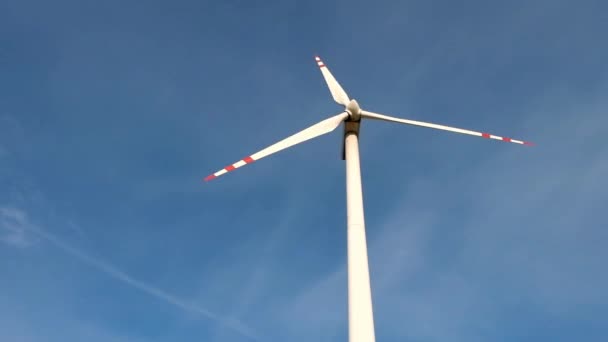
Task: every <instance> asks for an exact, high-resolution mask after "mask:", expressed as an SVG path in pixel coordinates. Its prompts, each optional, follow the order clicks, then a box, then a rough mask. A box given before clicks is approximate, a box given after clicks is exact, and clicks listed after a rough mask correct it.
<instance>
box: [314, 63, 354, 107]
mask: <svg viewBox="0 0 608 342" xmlns="http://www.w3.org/2000/svg"><path fill="white" fill-rule="evenodd" d="M315 60H316V61H317V65H318V66H319V68H320V69H321V73H322V74H323V78H325V82H326V83H327V86H328V87H329V91H331V96H332V97H333V98H334V101H336V102H337V103H339V104H341V105H343V106H345V107H346V105H348V103H349V102H350V99H349V98H348V95H346V92H345V91H344V89H342V87H341V86H340V83H338V81H336V79H335V78H334V76H333V75H332V74H331V72H330V71H329V69H328V68H327V66H326V65H325V63H323V61H322V60H321V57H319V56H316V57H315Z"/></svg>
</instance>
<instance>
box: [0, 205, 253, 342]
mask: <svg viewBox="0 0 608 342" xmlns="http://www.w3.org/2000/svg"><path fill="white" fill-rule="evenodd" d="M0 214H1V215H2V216H1V220H2V221H0V222H2V227H3V229H5V230H7V231H8V232H9V234H8V235H6V237H3V238H2V241H5V242H9V243H11V244H13V245H17V246H24V245H27V244H28V242H27V241H28V240H27V239H26V232H30V233H33V234H35V235H37V236H39V237H41V238H43V239H44V240H46V241H48V242H50V243H52V244H53V245H55V246H56V247H58V248H59V249H61V250H62V251H64V252H66V253H68V254H70V255H72V256H73V257H75V258H77V259H78V260H80V261H82V262H84V263H86V264H88V265H89V266H92V267H94V268H96V269H97V270H99V271H101V272H103V273H105V274H107V275H108V276H110V277H112V278H114V279H116V280H119V281H121V282H123V283H125V284H127V285H129V286H131V287H133V288H136V289H138V290H140V291H142V292H144V293H147V294H148V295H151V296H153V297H155V298H157V299H160V300H162V301H164V302H166V303H168V304H171V305H173V306H175V307H177V308H180V309H183V310H185V311H188V312H191V313H195V314H198V315H201V316H204V317H206V318H208V319H211V320H214V321H216V322H217V323H219V324H221V325H222V326H225V327H227V328H229V329H231V330H233V331H235V332H238V333H239V334H241V335H243V336H245V337H248V338H250V339H252V340H256V341H259V340H260V337H258V336H257V334H256V333H255V332H254V331H253V330H252V329H250V328H249V327H247V326H246V325H245V324H243V323H242V322H240V321H238V320H236V319H232V318H226V317H223V316H220V315H218V314H216V313H214V312H212V311H210V310H208V309H205V308H202V307H200V306H198V305H195V304H193V303H191V302H188V301H184V300H182V299H180V298H178V297H176V296H174V295H172V294H170V293H167V292H165V291H163V290H160V289H158V288H156V287H154V286H152V285H150V284H146V283H144V282H142V281H140V280H137V279H135V278H133V277H131V276H130V275H128V274H127V273H125V272H123V271H121V270H119V269H117V268H116V267H114V266H112V265H110V264H108V263H107V262H105V261H103V260H101V259H98V258H95V257H92V256H90V255H88V254H86V253H84V252H82V251H81V250H79V249H77V248H75V247H73V246H71V245H70V244H68V243H67V242H65V241H64V240H63V239H61V238H60V237H58V236H56V235H54V234H52V233H50V232H48V231H47V230H45V229H42V228H40V227H38V226H37V225H35V224H34V223H32V222H30V220H29V219H28V217H27V214H26V213H25V212H24V211H22V210H20V209H16V208H12V207H1V208H0Z"/></svg>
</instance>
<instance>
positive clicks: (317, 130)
mask: <svg viewBox="0 0 608 342" xmlns="http://www.w3.org/2000/svg"><path fill="white" fill-rule="evenodd" d="M346 118H348V113H346V112H342V113H340V114H338V115H336V116H332V117H330V118H328V119H325V120H323V121H321V122H319V123H317V124H314V125H312V126H310V127H308V128H306V129H305V130H303V131H300V132H298V133H296V134H294V135H292V136H290V137H287V138H285V139H283V140H281V141H279V142H277V143H275V144H273V145H271V146H268V147H266V148H265V149H263V150H261V151H259V152H256V153H254V154H252V155H250V156H247V157H245V158H243V159H241V160H239V161H238V162H236V163H234V164H231V165H228V166H226V167H225V168H223V169H221V170H219V171H217V172H216V173H213V174H211V175H209V176H207V177H205V181H210V180H212V179H214V178H217V177H219V176H221V175H223V174H225V173H227V172H229V171H232V170H235V169H238V168H239V167H241V166H243V165H247V164H251V163H253V162H254V161H256V160H260V159H262V158H264V157H267V156H269V155H271V154H273V153H276V152H279V151H281V150H284V149H286V148H288V147H291V146H293V145H297V144H299V143H301V142H304V141H306V140H310V139H313V138H316V137H318V136H321V135H323V134H326V133H329V132H331V131H333V130H334V129H336V128H337V127H338V126H340V124H341V123H342V121H344V120H345V119H346Z"/></svg>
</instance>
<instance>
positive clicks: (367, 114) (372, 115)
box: [361, 110, 534, 145]
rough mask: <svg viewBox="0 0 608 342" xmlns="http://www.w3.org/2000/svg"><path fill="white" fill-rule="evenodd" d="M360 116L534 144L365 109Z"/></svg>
mask: <svg viewBox="0 0 608 342" xmlns="http://www.w3.org/2000/svg"><path fill="white" fill-rule="evenodd" d="M361 117H363V118H369V119H376V120H383V121H390V122H398V123H404V124H408V125H415V126H422V127H428V128H435V129H440V130H443V131H450V132H454V133H462V134H468V135H474V136H476V137H482V138H486V139H494V140H501V141H506V142H510V143H514V144H520V145H534V144H533V143H531V142H529V141H523V140H515V139H511V138H506V137H500V136H498V135H493V134H489V133H482V132H476V131H471V130H468V129H462V128H456V127H450V126H444V125H437V124H434V123H430V122H423V121H415V120H406V119H399V118H394V117H392V116H388V115H383V114H377V113H372V112H368V111H365V110H362V111H361Z"/></svg>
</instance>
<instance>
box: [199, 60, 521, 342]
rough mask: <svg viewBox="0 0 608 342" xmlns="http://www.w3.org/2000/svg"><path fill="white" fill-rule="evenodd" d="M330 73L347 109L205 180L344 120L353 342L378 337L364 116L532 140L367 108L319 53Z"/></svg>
mask: <svg viewBox="0 0 608 342" xmlns="http://www.w3.org/2000/svg"><path fill="white" fill-rule="evenodd" d="M315 60H316V62H317V65H318V66H319V68H320V69H321V73H322V74H323V77H324V78H325V82H326V83H327V86H328V87H329V91H330V92H331V95H332V97H333V98H334V101H336V102H337V103H338V104H340V105H343V106H344V110H343V111H342V112H341V113H340V114H338V115H335V116H332V117H330V118H328V119H325V120H323V121H321V122H319V123H317V124H315V125H312V126H310V127H308V128H306V129H305V130H303V131H300V132H298V133H296V134H294V135H292V136H290V137H287V138H285V139H283V140H281V141H279V142H277V143H275V144H274V145H271V146H269V147H267V148H265V149H263V150H261V151H259V152H256V153H254V154H252V155H250V156H247V157H245V158H243V159H241V160H239V161H238V162H236V163H234V164H231V165H228V166H226V167H225V168H223V169H221V170H219V171H217V172H216V173H214V174H211V175H209V176H207V177H206V178H205V181H209V180H212V179H214V178H217V177H219V176H221V175H223V174H225V173H227V172H230V171H233V170H235V169H237V168H239V167H241V166H243V165H247V164H251V163H253V162H254V161H256V160H260V159H262V158H264V157H267V156H269V155H271V154H273V153H276V152H279V151H281V150H284V149H286V148H288V147H291V146H294V145H296V144H299V143H301V142H304V141H306V140H310V139H313V138H316V137H318V136H321V135H323V134H327V133H329V132H332V131H333V130H335V129H336V128H337V127H338V126H340V124H342V123H343V122H344V141H343V145H342V151H343V152H342V159H345V160H346V205H347V251H348V252H347V253H348V256H347V258H348V259H347V261H348V336H349V342H374V341H375V332H374V316H373V310H372V296H371V285H370V279H369V265H368V258H367V242H366V236H365V218H364V214H363V194H362V190H361V170H360V165H359V125H360V123H361V119H374V120H383V121H390V122H396V123H402V124H408V125H415V126H422V127H428V128H435V129H439V130H444V131H450V132H455V133H462V134H468V135H472V136H477V137H481V138H486V139H494V140H500V141H506V142H510V143H515V144H520V145H532V143H530V142H526V141H521V140H515V139H511V138H506V137H500V136H497V135H493V134H489V133H482V132H476V131H471V130H468V129H462V128H456V127H449V126H444V125H437V124H433V123H429V122H422V121H414V120H406V119H400V118H395V117H391V116H388V115H383V114H378V113H373V112H369V111H366V110H362V109H361V107H359V104H358V103H357V101H356V100H355V99H350V98H349V97H348V95H347V94H346V92H345V91H344V89H342V87H341V86H340V84H339V83H338V81H336V79H335V78H334V76H333V75H332V74H331V72H330V71H329V69H328V68H327V66H326V65H325V63H323V61H322V60H321V58H320V57H318V56H317V57H315Z"/></svg>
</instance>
